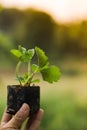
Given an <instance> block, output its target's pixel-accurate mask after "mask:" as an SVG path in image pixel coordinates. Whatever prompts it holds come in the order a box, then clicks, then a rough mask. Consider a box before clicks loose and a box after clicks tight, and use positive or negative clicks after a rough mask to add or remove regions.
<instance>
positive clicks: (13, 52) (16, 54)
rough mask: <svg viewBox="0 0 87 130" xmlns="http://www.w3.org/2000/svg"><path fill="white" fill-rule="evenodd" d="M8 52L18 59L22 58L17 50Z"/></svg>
mask: <svg viewBox="0 0 87 130" xmlns="http://www.w3.org/2000/svg"><path fill="white" fill-rule="evenodd" d="M10 52H11V53H12V54H13V55H14V56H16V57H17V58H20V57H21V56H22V53H21V52H20V51H19V50H16V49H12V50H11V51H10Z"/></svg>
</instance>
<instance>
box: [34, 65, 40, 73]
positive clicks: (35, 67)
mask: <svg viewBox="0 0 87 130" xmlns="http://www.w3.org/2000/svg"><path fill="white" fill-rule="evenodd" d="M38 69H39V66H38V65H36V64H32V71H33V72H35V71H38Z"/></svg>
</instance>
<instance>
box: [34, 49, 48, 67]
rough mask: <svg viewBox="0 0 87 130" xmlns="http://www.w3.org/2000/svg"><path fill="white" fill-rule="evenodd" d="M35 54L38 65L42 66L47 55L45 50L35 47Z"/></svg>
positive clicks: (45, 61)
mask: <svg viewBox="0 0 87 130" xmlns="http://www.w3.org/2000/svg"><path fill="white" fill-rule="evenodd" d="M35 50H36V54H37V57H38V62H39V66H40V67H41V68H42V67H43V66H45V65H46V64H47V62H48V57H47V56H46V55H45V52H44V51H43V50H42V49H40V48H39V47H35Z"/></svg>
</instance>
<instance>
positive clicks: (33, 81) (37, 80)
mask: <svg viewBox="0 0 87 130" xmlns="http://www.w3.org/2000/svg"><path fill="white" fill-rule="evenodd" d="M39 82H40V80H39V79H35V80H32V81H31V83H39Z"/></svg>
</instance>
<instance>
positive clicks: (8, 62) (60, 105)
mask: <svg viewBox="0 0 87 130" xmlns="http://www.w3.org/2000/svg"><path fill="white" fill-rule="evenodd" d="M19 44H20V45H23V46H24V47H27V48H33V47H34V46H39V47H41V48H42V49H43V50H44V51H45V52H46V55H48V57H49V59H50V61H51V63H52V64H56V65H58V66H59V68H60V71H61V79H60V80H59V82H58V83H54V84H48V83H46V82H44V81H43V80H42V79H41V82H40V84H39V85H40V86H41V107H42V108H43V109H44V111H45V115H44V118H43V120H42V123H41V130H87V20H83V21H79V22H74V23H66V24H62V23H57V22H56V21H55V20H54V19H53V18H52V16H51V15H49V14H48V13H46V12H43V11H38V10H35V9H33V8H29V9H25V10H19V9H16V8H4V7H2V6H0V119H1V117H2V113H3V111H4V108H5V107H6V96H7V85H8V84H15V83H16V81H15V70H14V68H15V65H16V63H17V61H16V60H15V58H14V57H13V56H11V54H10V49H12V48H17V46H18V45H19ZM40 78H41V77H40Z"/></svg>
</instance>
